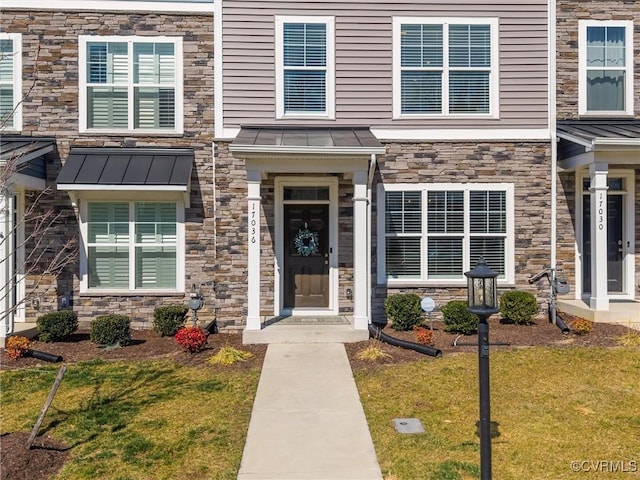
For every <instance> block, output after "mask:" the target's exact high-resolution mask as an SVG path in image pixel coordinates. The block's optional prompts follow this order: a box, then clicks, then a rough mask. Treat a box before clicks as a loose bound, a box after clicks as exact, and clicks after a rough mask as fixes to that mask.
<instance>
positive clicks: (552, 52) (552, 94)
mask: <svg viewBox="0 0 640 480" xmlns="http://www.w3.org/2000/svg"><path fill="white" fill-rule="evenodd" d="M548 5H549V15H548V17H549V51H548V56H549V61H548V64H549V69H548V73H547V75H548V77H549V94H548V95H549V137H550V140H551V242H550V243H551V251H550V257H551V258H550V263H551V268H554V269H555V268H556V265H557V258H556V257H557V252H556V248H557V239H556V236H557V224H558V218H557V217H558V210H557V205H556V204H557V200H558V193H557V183H558V179H557V177H558V137H557V135H556V116H557V105H556V82H557V79H556V73H557V69H556V21H557V19H556V0H549V3H548Z"/></svg>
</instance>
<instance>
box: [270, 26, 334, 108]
mask: <svg viewBox="0 0 640 480" xmlns="http://www.w3.org/2000/svg"><path fill="white" fill-rule="evenodd" d="M275 49H276V117H277V118H285V117H305V116H313V117H325V118H334V116H335V113H334V112H335V107H334V84H335V80H334V51H333V50H334V20H333V18H332V17H276V41H275Z"/></svg>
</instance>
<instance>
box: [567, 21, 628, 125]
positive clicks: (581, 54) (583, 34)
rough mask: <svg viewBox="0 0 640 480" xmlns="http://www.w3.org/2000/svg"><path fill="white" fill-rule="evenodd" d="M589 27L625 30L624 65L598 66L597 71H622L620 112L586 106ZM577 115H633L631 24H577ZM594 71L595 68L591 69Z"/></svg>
mask: <svg viewBox="0 0 640 480" xmlns="http://www.w3.org/2000/svg"><path fill="white" fill-rule="evenodd" d="M590 27H622V28H624V29H625V47H624V48H625V52H624V59H625V65H624V66H623V67H622V68H620V67H607V66H598V67H597V69H598V70H607V69H609V70H611V69H615V70H624V82H625V85H624V91H623V95H624V99H623V101H624V108H623V109H621V110H589V109H588V104H587V100H588V98H587V88H588V82H587V74H588V71H589V70H590V69H589V66H588V55H587V30H588V29H589V28H590ZM578 30H579V31H578V72H579V77H578V92H579V93H578V114H579V115H596V116H603V115H609V116H611V115H633V112H634V98H633V85H634V80H635V79H634V64H633V51H634V43H633V22H632V21H622V20H603V21H599V20H580V21H579V22H578ZM593 69H594V70H595V69H596V67H593Z"/></svg>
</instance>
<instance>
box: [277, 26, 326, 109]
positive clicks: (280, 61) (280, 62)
mask: <svg viewBox="0 0 640 480" xmlns="http://www.w3.org/2000/svg"><path fill="white" fill-rule="evenodd" d="M285 23H324V24H325V25H326V27H327V44H326V48H327V52H326V54H327V66H326V72H327V75H326V81H327V84H326V95H327V98H326V110H325V111H324V112H309V113H303V112H295V113H286V112H285V111H284V52H283V49H284V45H283V43H284V39H283V31H284V24H285ZM274 46H275V58H276V65H275V68H276V71H275V77H276V78H275V80H276V92H275V93H276V118H277V119H285V118H296V119H303V118H314V119H317V118H321V119H327V120H335V118H336V108H335V101H336V100H335V89H336V87H335V83H336V81H335V17H316V16H288V15H287V16H280V15H277V16H276V17H275V41H274Z"/></svg>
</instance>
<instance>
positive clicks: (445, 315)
mask: <svg viewBox="0 0 640 480" xmlns="http://www.w3.org/2000/svg"><path fill="white" fill-rule="evenodd" d="M442 320H443V322H444V329H445V331H447V332H450V333H462V334H463V335H471V334H472V333H475V332H476V331H478V316H477V315H476V314H475V313H471V312H470V311H468V310H467V302H466V301H465V300H451V301H450V302H448V303H447V304H446V305H443V307H442Z"/></svg>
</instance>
